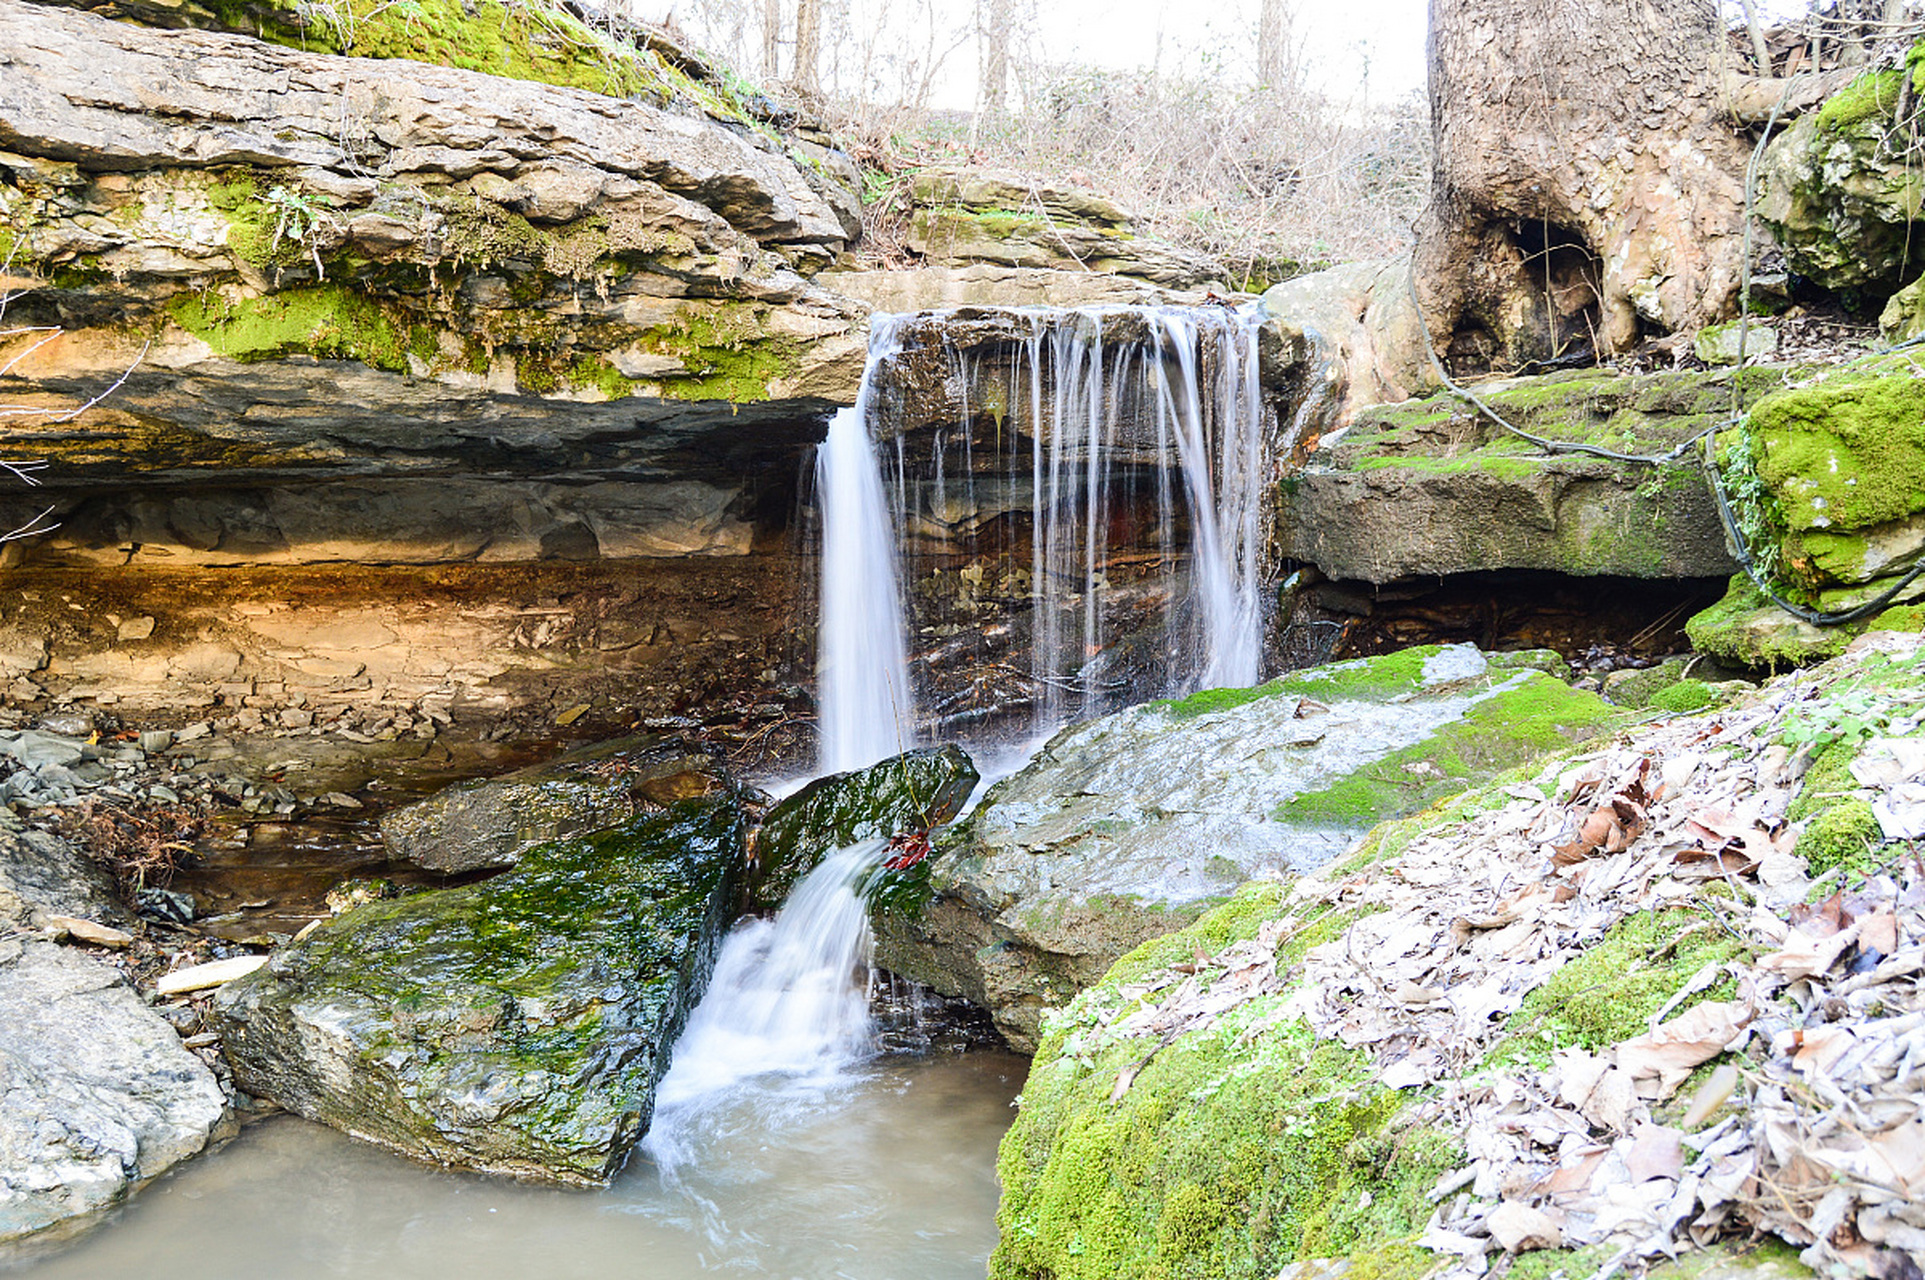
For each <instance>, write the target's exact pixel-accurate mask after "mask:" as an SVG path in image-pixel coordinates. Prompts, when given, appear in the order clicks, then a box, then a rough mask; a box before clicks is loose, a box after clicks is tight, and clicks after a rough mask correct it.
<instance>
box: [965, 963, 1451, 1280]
mask: <svg viewBox="0 0 1925 1280" xmlns="http://www.w3.org/2000/svg"><path fill="white" fill-rule="evenodd" d="M1275 1003H1276V1001H1275V999H1274V998H1271V999H1270V1000H1268V1001H1259V1002H1257V1003H1255V1004H1252V1005H1247V1006H1244V1007H1243V1008H1242V1009H1239V1010H1236V1011H1233V1012H1232V1013H1231V1014H1229V1015H1226V1017H1225V1018H1224V1019H1223V1020H1222V1021H1221V1022H1220V1023H1219V1024H1218V1025H1217V1027H1216V1028H1214V1029H1213V1030H1212V1031H1211V1032H1209V1033H1205V1034H1192V1035H1189V1036H1185V1037H1183V1038H1181V1039H1179V1040H1178V1041H1177V1042H1175V1043H1174V1044H1171V1045H1169V1046H1168V1047H1166V1048H1163V1049H1162V1050H1160V1051H1157V1052H1154V1053H1148V1051H1149V1050H1150V1049H1151V1047H1152V1046H1153V1045H1154V1044H1155V1041H1148V1042H1144V1041H1137V1040H1124V1041H1117V1042H1113V1043H1110V1044H1107V1045H1104V1046H1102V1047H1100V1048H1098V1049H1096V1050H1094V1052H1091V1053H1088V1054H1086V1055H1080V1056H1079V1055H1078V1054H1076V1053H1073V1052H1072V1053H1064V1052H1063V1050H1064V1041H1063V1038H1062V1037H1061V1036H1060V1035H1059V1036H1056V1037H1053V1038H1052V1041H1051V1042H1050V1043H1048V1044H1046V1045H1045V1048H1044V1053H1043V1054H1042V1055H1039V1057H1038V1058H1037V1060H1036V1065H1035V1067H1034V1068H1033V1069H1032V1071H1031V1073H1030V1078H1029V1081H1028V1083H1027V1084H1026V1085H1025V1087H1024V1091H1023V1098H1022V1112H1021V1115H1020V1116H1019V1118H1018V1120H1017V1122H1016V1125H1015V1126H1014V1127H1013V1128H1012V1129H1011V1130H1010V1133H1009V1135H1008V1136H1007V1137H1006V1138H1005V1139H1004V1141H1003V1146H1002V1151H1001V1156H1000V1158H999V1160H998V1165H997V1170H998V1174H999V1175H1000V1177H1001V1180H1002V1183H1003V1188H1004V1194H1003V1201H1002V1205H1001V1208H1000V1209H999V1211H998V1214H997V1222H998V1225H999V1226H1000V1227H1001V1244H1000V1245H999V1246H998V1248H997V1250H996V1254H995V1256H994V1257H993V1258H992V1259H991V1262H990V1275H991V1276H992V1277H1010V1278H1013V1277H1026V1278H1030V1277H1034V1278H1041V1277H1050V1278H1051V1280H1079V1278H1084V1277H1087V1278H1089V1280H1096V1278H1098V1277H1100V1278H1101V1280H1112V1278H1113V1277H1118V1276H1140V1277H1169V1278H1174V1277H1199V1278H1200V1277H1210V1278H1211V1280H1216V1278H1222V1280H1257V1278H1258V1277H1269V1276H1273V1275H1275V1274H1276V1271H1277V1269H1278V1268H1279V1267H1280V1266H1282V1265H1283V1264H1285V1263H1287V1262H1289V1261H1291V1260H1292V1259H1294V1258H1299V1257H1331V1256H1338V1257H1341V1256H1344V1255H1347V1254H1350V1253H1353V1252H1355V1253H1359V1254H1363V1255H1366V1256H1374V1260H1375V1262H1376V1264H1377V1265H1378V1267H1379V1274H1399V1275H1401V1274H1408V1272H1406V1271H1404V1270H1403V1269H1402V1268H1401V1267H1386V1266H1385V1263H1386V1262H1388V1261H1393V1260H1396V1259H1395V1255H1392V1256H1391V1257H1390V1258H1387V1257H1386V1253H1385V1251H1386V1249H1387V1247H1389V1246H1394V1245H1402V1246H1403V1248H1404V1249H1406V1250H1407V1249H1408V1247H1409V1242H1410V1241H1411V1240H1412V1239H1413V1238H1414V1237H1415V1236H1416V1235H1417V1234H1418V1233H1419V1232H1420V1231H1421V1230H1422V1229H1423V1226H1424V1222H1425V1220H1426V1219H1427V1218H1428V1216H1429V1210H1430V1206H1429V1204H1428V1202H1427V1201H1426V1200H1425V1199H1424V1192H1425V1191H1427V1190H1428V1189H1429V1187H1430V1185H1431V1184H1432V1183H1434V1181H1435V1180H1436V1178H1437V1177H1438V1176H1439V1174H1440V1173H1441V1172H1442V1171H1443V1170H1445V1169H1447V1168H1449V1167H1451V1166H1452V1165H1453V1164H1454V1162H1455V1161H1456V1160H1457V1159H1458V1157H1459V1152H1458V1151H1457V1149H1456V1148H1455V1147H1454V1145H1453V1144H1451V1143H1450V1142H1449V1141H1447V1140H1445V1139H1443V1138H1441V1137H1439V1136H1438V1135H1436V1134H1433V1133H1430V1132H1428V1131H1424V1130H1418V1129H1415V1128H1413V1127H1411V1126H1409V1125H1408V1124H1407V1123H1406V1122H1403V1121H1402V1117H1401V1113H1402V1112H1403V1111H1404V1102H1403V1099H1402V1097H1401V1096H1400V1095H1398V1094H1397V1093H1395V1092H1393V1091H1390V1090H1386V1089H1383V1088H1381V1087H1378V1086H1374V1085H1372V1084H1370V1083H1369V1065H1368V1058H1367V1057H1366V1056H1365V1055H1362V1054H1358V1053H1353V1052H1351V1051H1349V1050H1346V1049H1344V1048H1343V1047H1342V1046H1340V1045H1336V1044H1332V1043H1328V1042H1319V1041H1317V1040H1315V1039H1314V1038H1313V1037H1311V1035H1310V1034H1309V1033H1308V1032H1307V1031H1305V1030H1304V1029H1302V1027H1301V1026H1289V1027H1272V1028H1268V1029H1265V1030H1262V1031H1254V1027H1255V1024H1256V1022H1257V1021H1259V1020H1261V1019H1263V1018H1264V1017H1266V1016H1267V1015H1273V1014H1274V1012H1275V1008H1274V1006H1275ZM1246 1034H1249V1039H1247V1040H1246V1039H1245V1038H1244V1037H1245V1035H1246ZM1146 1054H1148V1060H1147V1062H1145V1061H1144V1058H1145V1056H1146ZM1139 1064H1140V1067H1141V1069H1140V1071H1138V1073H1137V1074H1136V1076H1135V1079H1134V1082H1133V1083H1132V1084H1131V1086H1130V1087H1129V1089H1128V1090H1127V1092H1125V1093H1124V1094H1123V1096H1122V1097H1121V1098H1120V1099H1118V1100H1117V1101H1115V1102H1111V1101H1110V1100H1109V1098H1110V1094H1111V1092H1112V1089H1113V1087H1114V1085H1115V1082H1116V1079H1117V1076H1118V1073H1119V1072H1121V1071H1123V1070H1125V1069H1128V1068H1131V1067H1136V1066H1138V1065H1139ZM1366 1192H1368V1193H1369V1194H1368V1195H1366V1194H1365V1193H1366ZM1402 1261H1403V1262H1404V1263H1405V1264H1406V1265H1407V1264H1408V1262H1409V1261H1411V1259H1410V1258H1409V1256H1408V1254H1406V1255H1404V1257H1403V1259H1402Z"/></svg>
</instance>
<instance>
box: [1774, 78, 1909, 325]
mask: <svg viewBox="0 0 1925 1280" xmlns="http://www.w3.org/2000/svg"><path fill="white" fill-rule="evenodd" d="M1905 74H1908V73H1907V72H1900V71H1895V70H1886V71H1873V72H1869V73H1867V74H1866V75H1864V76H1861V77H1859V79H1858V80H1856V81H1854V82H1853V83H1852V84H1851V85H1850V86H1848V87H1846V88H1845V89H1843V90H1841V91H1840V92H1839V93H1838V94H1837V95H1836V96H1835V97H1834V98H1832V100H1831V101H1830V102H1828V103H1827V104H1826V105H1825V106H1824V107H1823V108H1822V109H1820V110H1818V111H1815V112H1810V113H1807V114H1805V115H1802V116H1800V117H1798V119H1797V120H1795V121H1793V122H1792V124H1791V127H1790V128H1788V129H1786V130H1785V131H1784V132H1783V133H1781V134H1779V135H1778V136H1777V137H1776V138H1774V139H1773V140H1772V141H1771V143H1770V144H1769V145H1768V146H1767V147H1766V148H1765V155H1764V162H1763V165H1762V167H1761V170H1760V175H1759V184H1758V215H1759V217H1760V218H1762V219H1763V220H1764V222H1765V225H1767V226H1768V227H1770V228H1771V232H1772V235H1773V236H1774V237H1776V239H1777V241H1778V243H1779V245H1780V246H1782V247H1783V249H1784V251H1785V260H1786V262H1787V264H1788V265H1789V266H1790V267H1791V269H1792V270H1793V271H1795V272H1797V273H1798V274H1799V275H1801V276H1804V277H1806V278H1807V279H1809V280H1812V281H1813V282H1815V283H1817V284H1819V285H1822V286H1823V287H1825V288H1827V289H1831V290H1834V291H1857V292H1860V293H1861V294H1870V295H1872V297H1873V298H1879V297H1883V296H1885V295H1888V294H1890V293H1891V292H1892V291H1893V290H1895V289H1897V288H1898V286H1899V285H1900V284H1902V283H1903V282H1904V281H1906V280H1908V279H1910V278H1911V277H1912V276H1914V275H1916V274H1917V273H1918V269H1919V265H1920V263H1921V262H1925V247H1921V246H1920V245H1919V244H1918V243H1917V235H1916V233H1915V231H1914V229H1913V225H1912V224H1913V222H1914V221H1915V220H1916V219H1918V217H1919V216H1920V211H1921V207H1922V206H1925V175H1921V174H1920V173H1919V172H1918V170H1917V166H1916V165H1912V164H1908V163H1907V161H1906V158H1905V157H1906V152H1905V148H1904V147H1903V146H1897V147H1894V146H1892V145H1891V135H1892V133H1893V128H1894V125H1893V116H1894V114H1895V112H1896V110H1897V107H1898V104H1899V100H1900V89H1901V85H1900V81H1901V78H1902V77H1903V76H1904V75H1905Z"/></svg>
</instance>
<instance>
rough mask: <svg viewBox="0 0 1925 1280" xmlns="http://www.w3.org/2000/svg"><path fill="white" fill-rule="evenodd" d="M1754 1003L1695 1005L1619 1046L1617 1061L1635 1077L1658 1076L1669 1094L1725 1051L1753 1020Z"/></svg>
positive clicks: (1664, 1094) (1661, 1089) (1662, 1093)
mask: <svg viewBox="0 0 1925 1280" xmlns="http://www.w3.org/2000/svg"><path fill="white" fill-rule="evenodd" d="M1751 1017H1752V1013H1751V1006H1750V1005H1748V1004H1746V1003H1744V1002H1743V1001H1738V1000H1727V1001H1706V1002H1705V1003H1703V1004H1697V1005H1693V1006H1692V1007H1691V1008H1689V1009H1686V1010H1685V1011H1684V1012H1683V1013H1681V1014H1679V1015H1678V1016H1677V1017H1675V1018H1673V1019H1671V1021H1669V1022H1667V1023H1665V1024H1664V1025H1662V1026H1660V1027H1659V1028H1658V1029H1657V1030H1656V1031H1653V1032H1651V1033H1650V1034H1649V1035H1642V1036H1637V1037H1635V1038H1634V1039H1630V1040H1626V1041H1625V1042H1624V1043H1623V1044H1620V1045H1618V1046H1617V1049H1616V1054H1617V1063H1618V1065H1619V1066H1620V1067H1622V1068H1624V1070H1626V1071H1628V1072H1629V1073H1630V1074H1631V1077H1632V1079H1634V1080H1649V1079H1655V1080H1656V1081H1657V1083H1658V1090H1659V1092H1658V1095H1657V1096H1659V1097H1668V1096H1670V1094H1671V1092H1672V1091H1673V1090H1675V1089H1676V1088H1677V1087H1678V1086H1679V1085H1680V1084H1682V1083H1683V1082H1684V1078H1685V1077H1686V1076H1688V1075H1690V1074H1691V1071H1692V1068H1694V1067H1696V1066H1697V1065H1698V1064H1699V1063H1701V1062H1709V1061H1710V1060H1711V1059H1713V1058H1715V1057H1717V1056H1718V1055H1719V1054H1720V1053H1722V1052H1724V1048H1725V1046H1726V1045H1728V1044H1730V1043H1731V1042H1732V1041H1733V1040H1736V1039H1737V1038H1738V1034H1739V1032H1741V1031H1743V1030H1744V1029H1745V1027H1746V1026H1747V1025H1749V1024H1750V1022H1751Z"/></svg>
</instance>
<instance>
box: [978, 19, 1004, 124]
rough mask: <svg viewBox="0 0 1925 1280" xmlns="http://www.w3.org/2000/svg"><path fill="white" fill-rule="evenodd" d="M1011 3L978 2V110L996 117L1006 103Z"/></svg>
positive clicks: (1000, 113)
mask: <svg viewBox="0 0 1925 1280" xmlns="http://www.w3.org/2000/svg"><path fill="white" fill-rule="evenodd" d="M1011 3H1012V0H978V3H977V21H978V22H979V23H981V30H982V41H983V67H982V75H983V83H982V111H983V114H984V115H988V116H1000V115H1002V114H1003V112H1004V110H1005V109H1006V107H1007V105H1008V101H1009V28H1010V5H1011Z"/></svg>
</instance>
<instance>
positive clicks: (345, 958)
mask: <svg viewBox="0 0 1925 1280" xmlns="http://www.w3.org/2000/svg"><path fill="white" fill-rule="evenodd" d="M743 832H744V823H743V818H742V814H741V811H740V809H739V807H738V806H737V805H736V803H735V801H734V799H733V797H730V796H721V797H716V798H709V799H691V800H680V801H676V802H674V803H672V804H671V805H669V806H668V808H666V809H665V810H663V811H662V812H659V813H653V814H648V815H645V816H643V817H639V818H636V819H635V820H633V821H632V822H630V823H629V824H628V825H626V826H624V827H619V828H616V829H613V830H610V831H605V832H601V833H599V834H597V835H593V836H588V837H584V838H580V839H574V840H568V841H562V842H559V843H556V844H551V845H546V846H543V847H542V848H540V849H536V850H533V851H531V852H529V853H528V854H527V855H525V856H524V857H523V859H522V862H521V865H520V866H519V867H518V868H517V869H516V870H514V871H512V872H509V873H507V874H505V875H502V876H499V877H496V878H495V879H492V880H487V881H484V882H482V883H479V884H474V885H468V886H466V887H463V888H458V889H444V890H439V891H435V892H431V893H422V894H416V895H413V896H411V897H407V898H402V899H399V900H397V901H392V902H373V903H369V904H367V905H365V906H361V907H358V908H356V909H354V910H351V911H349V912H347V913H346V914H344V915H342V916H340V917H339V918H338V919H336V920H334V921H333V922H331V923H329V924H325V925H323V926H322V927H321V928H320V929H319V930H318V931H316V932H315V933H314V934H313V935H312V936H311V937H309V938H308V939H307V940H306V941H304V942H301V943H298V944H296V945H294V946H292V947H289V948H287V949H285V950H283V951H280V952H278V953H276V955H275V957H274V959H273V960H272V962H271V963H270V964H269V965H267V966H266V967H264V968H262V969H259V970H257V971H256V972H255V973H253V974H251V975H249V976H248V977H247V978H244V979H242V980H240V981H239V982H236V983H234V984H232V985H231V986H229V987H227V988H225V989H224V990H223V991H222V993H221V996H220V998H219V1001H218V1017H219V1020H220V1025H221V1029H222V1032H223V1036H224V1044H225V1047H226V1053H227V1056H228V1061H229V1063H230V1064H231V1065H232V1066H233V1069H234V1078H235V1080H236V1082H237V1083H238V1084H239V1085H240V1087H241V1088H243V1089H245V1090H247V1091H248V1092H250V1093H253V1094H255V1095H257V1096H260V1097H264V1098H268V1099H271V1100H273V1101H275V1102H277V1103H279V1104H281V1105H282V1106H284V1107H286V1108H288V1109H289V1110H291V1111H294V1112H297V1113H299V1114H301V1115H304V1116H307V1117H308V1118H310V1119H313V1120H319V1121H321V1122H322V1123H324V1124H329V1125H333V1126H334V1127H335V1128H338V1129H340V1130H342V1131H343V1132H346V1133H349V1134H352V1135H354V1136H356V1137H359V1138H363V1139H365V1140H367V1141H370V1142H375V1143H378V1144H380V1145H382V1146H385V1147H389V1148H391V1149H393V1150H395V1151H399V1152H401V1153H403V1154H405V1155H410V1156H414V1157H416V1158H418V1159H423V1160H429V1161H433V1162H435V1163H439V1164H447V1165H453V1166H456V1167H460V1168H468V1169H477V1170H481V1171H483V1172H489V1173H505V1174H511V1175H514V1176H516V1177H523V1178H533V1179H542V1180H548V1181H554V1182H563V1183H577V1184H586V1185H594V1184H600V1183H604V1182H606V1181H607V1180H608V1178H609V1177H611V1176H612V1175H613V1173H614V1172H615V1170H616V1169H618V1168H620V1166H621V1163H622V1161H623V1159H624V1158H625V1157H626V1155H627V1154H628V1150H629V1148H630V1147H631V1146H632V1145H633V1144H634V1142H635V1140H636V1139H637V1138H638V1137H639V1136H640V1135H641V1133H642V1132H643V1130H644V1129H646V1127H647V1125H648V1120H649V1116H650V1114H651V1112H652V1110H653V1105H654V1094H655V1086H656V1084H657V1082H658V1081H659V1080H660V1078H661V1076H662V1074H663V1073H664V1072H665V1071H666V1070H667V1068H668V1057H669V1049H670V1046H671V1045H672V1044H673V1042H674V1039H675V1036H676V1034H677V1033H678V1032H679V1031H680V1029H681V1027H682V1024H683V1022H684V1020H685V1019H686V1017H687V1015H688V1012H689V1010H690V1009H691V1008H692V1006H693V1005H694V1003H695V1001H696V1000H697V999H699V998H700V996H701V993H702V988H703V987H704V985H705V984H706V983H707V981H708V973H709V970H710V968H711V966H712V964H713V961H714V952H715V947H716V943H717V939H718V937H719V935H720V933H721V931H722V929H723V927H724V926H725V924H726V923H727V912H728V908H729V905H730V904H731V903H732V902H733V900H734V897H735V894H736V892H737V891H738V888H739V876H740V869H741V867H742V865H743V862H744V858H743Z"/></svg>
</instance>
